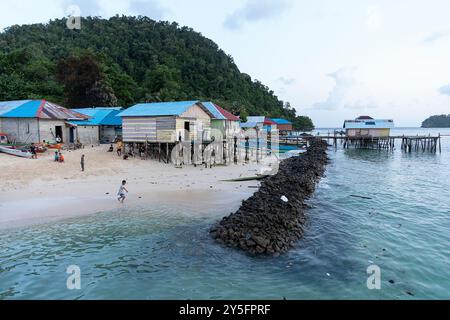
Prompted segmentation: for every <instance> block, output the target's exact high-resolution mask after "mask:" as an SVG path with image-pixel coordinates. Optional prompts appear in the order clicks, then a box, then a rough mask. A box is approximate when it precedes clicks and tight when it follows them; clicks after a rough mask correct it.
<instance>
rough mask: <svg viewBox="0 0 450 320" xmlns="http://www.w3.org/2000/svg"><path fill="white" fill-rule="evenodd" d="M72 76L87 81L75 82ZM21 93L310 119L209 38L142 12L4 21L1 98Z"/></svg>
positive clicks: (74, 102) (73, 103) (76, 102)
mask: <svg viewBox="0 0 450 320" xmlns="http://www.w3.org/2000/svg"><path fill="white" fill-rule="evenodd" d="M87 60H89V61H87ZM77 61H78V62H80V63H79V64H78V67H77V66H76V62H77ZM97 65H98V68H97ZM83 66H84V67H83ZM97 69H98V70H97ZM86 72H87V73H86ZM89 72H93V73H89ZM91 75H95V77H93V78H92V77H90V76H91ZM77 76H80V77H81V78H82V80H81V81H82V82H83V83H84V84H83V85H81V84H77V85H76V86H75V87H74V86H73V84H75V83H77V81H78V79H77ZM87 79H92V83H90V84H89V83H86V81H87ZM77 90H78V91H77ZM81 95H85V97H84V99H78V98H77V97H80V96H81ZM26 98H45V99H48V100H50V101H55V102H57V103H62V104H65V105H67V106H69V107H85V106H87V105H86V104H89V105H94V104H95V105H98V104H99V102H102V101H104V102H103V104H104V105H110V104H119V105H122V106H131V105H133V104H135V103H138V102H143V101H148V102H153V101H170V100H191V99H194V100H197V99H198V100H214V101H216V102H217V103H219V104H222V105H223V106H224V107H225V108H227V109H229V110H230V111H231V112H233V113H235V114H237V115H240V116H241V117H242V118H245V117H246V116H248V115H266V116H269V117H282V118H287V119H290V120H292V121H293V122H294V123H295V124H297V125H298V124H300V123H303V124H306V125H307V126H312V122H311V121H310V119H309V118H303V117H302V118H299V117H297V118H296V112H295V109H293V108H291V107H290V105H289V104H287V103H286V104H285V103H284V102H283V101H281V100H279V99H278V97H277V96H275V94H274V92H273V91H272V90H270V89H269V88H268V87H267V86H265V85H263V84H262V83H261V82H260V81H257V80H252V78H251V77H250V76H249V75H247V74H244V73H241V72H240V71H239V69H238V67H237V66H236V64H235V63H234V61H233V58H232V57H231V56H229V55H227V54H226V53H225V52H224V51H222V50H221V49H220V48H219V47H218V46H217V44H215V43H214V42H213V41H211V40H210V39H207V38H205V37H203V36H202V35H201V34H200V33H198V32H195V31H194V30H192V29H191V28H188V27H180V26H179V25H178V24H176V23H169V22H156V21H153V20H151V19H149V18H147V17H125V16H116V17H112V18H110V19H101V18H94V17H88V18H83V19H82V24H81V30H70V29H68V28H67V27H66V19H57V20H54V21H50V22H49V23H47V24H33V25H25V26H12V27H10V28H7V29H6V30H5V31H4V32H3V33H0V100H17V99H26ZM102 99H104V100H102ZM89 102H92V103H89ZM305 129H306V128H305Z"/></svg>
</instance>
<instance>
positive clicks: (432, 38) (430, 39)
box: [422, 30, 450, 44]
mask: <svg viewBox="0 0 450 320" xmlns="http://www.w3.org/2000/svg"><path fill="white" fill-rule="evenodd" d="M448 37H450V30H441V31H438V32H434V33H432V34H430V35H428V36H427V37H425V39H423V41H422V43H424V44H433V43H435V42H438V41H439V40H442V39H444V38H448Z"/></svg>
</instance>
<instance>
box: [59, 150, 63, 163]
mask: <svg viewBox="0 0 450 320" xmlns="http://www.w3.org/2000/svg"><path fill="white" fill-rule="evenodd" d="M58 157H59V162H61V163H62V162H64V156H63V154H62V153H61V152H60V153H59V154H58Z"/></svg>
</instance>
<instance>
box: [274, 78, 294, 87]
mask: <svg viewBox="0 0 450 320" xmlns="http://www.w3.org/2000/svg"><path fill="white" fill-rule="evenodd" d="M278 81H280V82H281V83H282V84H284V85H285V86H291V85H293V84H295V82H296V80H295V79H294V78H285V77H280V78H278Z"/></svg>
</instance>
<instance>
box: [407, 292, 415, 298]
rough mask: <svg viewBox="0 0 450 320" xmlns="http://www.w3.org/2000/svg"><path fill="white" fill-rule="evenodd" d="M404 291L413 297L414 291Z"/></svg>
mask: <svg viewBox="0 0 450 320" xmlns="http://www.w3.org/2000/svg"><path fill="white" fill-rule="evenodd" d="M405 293H406V294H407V295H408V296H412V297H414V293H412V292H411V291H405Z"/></svg>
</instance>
